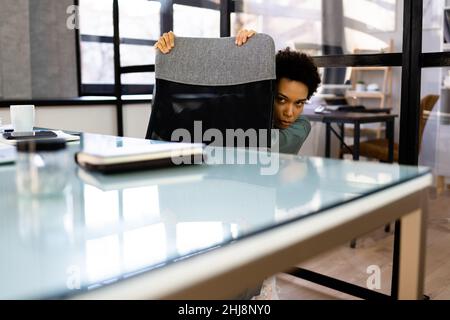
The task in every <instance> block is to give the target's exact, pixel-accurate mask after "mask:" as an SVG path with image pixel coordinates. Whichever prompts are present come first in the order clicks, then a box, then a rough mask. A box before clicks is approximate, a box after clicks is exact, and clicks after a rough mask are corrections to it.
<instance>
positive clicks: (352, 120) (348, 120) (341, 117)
mask: <svg viewBox="0 0 450 320" xmlns="http://www.w3.org/2000/svg"><path fill="white" fill-rule="evenodd" d="M379 110H380V109H379ZM388 110H390V109H388ZM368 111H369V110H368ZM303 115H304V116H305V117H307V118H308V119H309V120H310V121H318V122H323V123H325V124H326V134H325V157H327V158H329V157H330V149H331V133H332V132H333V133H334V134H335V135H336V137H337V138H338V139H339V141H340V142H341V147H342V146H344V145H345V143H344V124H353V126H354V131H353V148H352V154H353V160H359V144H360V142H361V141H360V140H361V135H360V131H361V124H365V123H377V122H385V123H386V139H387V140H388V141H389V154H388V162H390V163H392V162H393V161H394V129H395V118H396V117H397V115H393V114H387V113H381V112H376V113H369V112H340V111H331V112H326V113H315V112H314V110H311V109H306V108H305V111H304V112H303ZM333 123H337V124H339V127H340V133H338V132H337V131H336V130H335V129H334V128H333V127H332V124H333Z"/></svg>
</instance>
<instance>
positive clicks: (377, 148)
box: [341, 95, 439, 162]
mask: <svg viewBox="0 0 450 320" xmlns="http://www.w3.org/2000/svg"><path fill="white" fill-rule="evenodd" d="M438 100H439V96H438V95H427V96H425V97H424V98H422V100H421V101H420V123H419V150H420V147H421V145H422V138H423V132H424V130H425V125H426V122H427V119H428V118H425V117H424V115H425V111H431V110H432V109H433V107H434V105H435V104H436V102H437V101H438ZM353 150H354V146H349V149H346V148H342V149H341V152H342V154H344V153H350V152H353ZM359 155H361V156H363V157H367V158H374V159H378V160H380V161H384V162H391V161H390V159H389V141H388V140H387V139H374V140H369V141H365V142H361V143H360V145H359ZM392 160H393V161H394V162H398V144H396V143H395V144H394V145H393V159H392Z"/></svg>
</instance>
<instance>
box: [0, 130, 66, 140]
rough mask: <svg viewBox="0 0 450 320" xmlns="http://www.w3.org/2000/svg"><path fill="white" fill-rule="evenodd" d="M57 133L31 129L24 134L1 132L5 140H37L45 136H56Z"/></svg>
mask: <svg viewBox="0 0 450 320" xmlns="http://www.w3.org/2000/svg"><path fill="white" fill-rule="evenodd" d="M57 136H58V135H57V134H56V133H54V132H53V131H33V132H30V133H26V134H17V133H15V132H5V133H3V138H5V139H6V140H35V139H36V140H38V139H46V138H56V137H57Z"/></svg>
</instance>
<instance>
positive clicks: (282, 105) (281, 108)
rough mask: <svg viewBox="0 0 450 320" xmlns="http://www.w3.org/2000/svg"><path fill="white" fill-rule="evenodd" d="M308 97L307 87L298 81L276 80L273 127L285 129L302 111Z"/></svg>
mask: <svg viewBox="0 0 450 320" xmlns="http://www.w3.org/2000/svg"><path fill="white" fill-rule="evenodd" d="M307 98H308V87H307V86H306V85H305V84H304V83H303V82H300V81H295V80H290V79H287V78H281V79H280V80H279V81H278V88H277V95H276V97H275V105H274V120H275V127H276V128H278V129H286V128H288V127H289V126H290V125H292V124H293V123H294V122H295V120H297V118H298V117H299V116H300V114H301V113H302V112H303V107H304V105H305V102H306V100H307Z"/></svg>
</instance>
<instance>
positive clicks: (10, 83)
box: [0, 0, 31, 99]
mask: <svg viewBox="0 0 450 320" xmlns="http://www.w3.org/2000/svg"><path fill="white" fill-rule="evenodd" d="M28 2H29V0H0V5H1V9H0V98H2V99H15V98H19V99H20V98H30V97H31V61H30V38H29V30H30V27H29V10H28Z"/></svg>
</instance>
